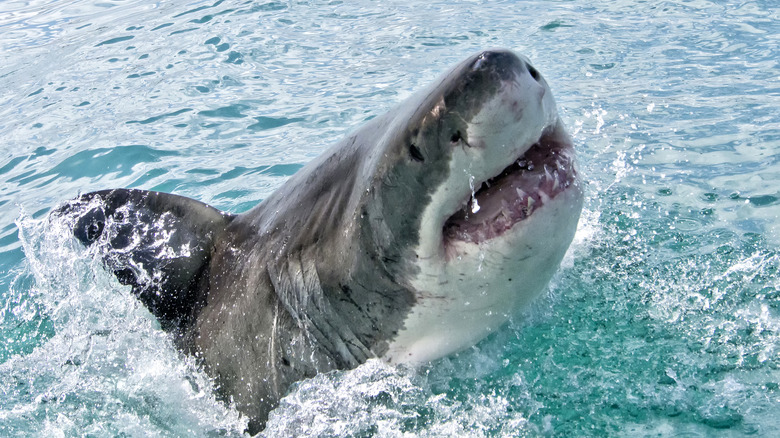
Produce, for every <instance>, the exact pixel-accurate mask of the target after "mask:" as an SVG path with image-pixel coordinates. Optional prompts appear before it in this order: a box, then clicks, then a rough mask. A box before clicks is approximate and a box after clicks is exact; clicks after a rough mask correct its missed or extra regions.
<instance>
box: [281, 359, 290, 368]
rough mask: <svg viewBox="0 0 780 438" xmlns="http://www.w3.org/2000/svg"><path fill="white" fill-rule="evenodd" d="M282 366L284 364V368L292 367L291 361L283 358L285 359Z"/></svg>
mask: <svg viewBox="0 0 780 438" xmlns="http://www.w3.org/2000/svg"><path fill="white" fill-rule="evenodd" d="M282 364H283V365H284V366H287V367H289V366H290V361H289V360H288V359H287V358H286V357H283V358H282Z"/></svg>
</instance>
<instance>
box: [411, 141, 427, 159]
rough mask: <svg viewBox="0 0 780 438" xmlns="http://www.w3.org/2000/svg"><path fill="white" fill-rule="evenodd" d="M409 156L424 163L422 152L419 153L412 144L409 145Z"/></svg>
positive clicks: (418, 149)
mask: <svg viewBox="0 0 780 438" xmlns="http://www.w3.org/2000/svg"><path fill="white" fill-rule="evenodd" d="M409 155H411V156H412V158H413V159H414V160H415V161H419V162H421V163H422V162H423V161H425V157H423V154H422V152H421V151H420V148H418V147H417V146H415V145H414V143H412V144H410V145H409Z"/></svg>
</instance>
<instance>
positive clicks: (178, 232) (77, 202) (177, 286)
mask: <svg viewBox="0 0 780 438" xmlns="http://www.w3.org/2000/svg"><path fill="white" fill-rule="evenodd" d="M53 215H54V216H58V217H61V218H63V219H64V220H66V221H68V224H69V225H70V226H71V228H72V230H73V234H74V236H75V237H76V238H77V239H78V240H79V241H81V242H82V243H83V244H84V245H86V246H88V247H94V248H96V251H97V253H98V254H99V255H100V256H101V257H102V258H103V260H104V262H105V263H106V265H107V267H108V268H109V269H111V270H112V271H113V273H114V274H115V275H116V277H117V278H118V279H119V281H120V282H121V283H122V284H127V285H131V286H132V287H133V292H134V293H135V294H136V295H137V296H138V298H139V299H140V300H141V301H142V302H143V303H144V304H145V305H146V307H148V308H149V310H150V311H151V312H152V314H154V315H155V316H156V317H157V318H158V319H159V320H160V323H161V325H162V326H163V327H164V328H165V329H176V328H178V327H180V326H181V325H182V324H184V323H185V322H186V321H187V320H188V319H189V318H190V317H191V316H192V313H193V309H195V308H196V303H197V301H198V299H199V293H198V292H199V291H200V288H201V286H202V285H203V284H204V283H203V282H205V281H207V280H208V278H207V275H208V266H209V260H210V257H211V249H212V246H213V239H214V237H215V236H216V235H218V234H219V233H221V232H222V230H223V229H224V228H225V226H226V225H227V224H228V223H229V222H230V220H231V219H232V216H230V215H227V214H224V213H222V212H220V211H219V210H217V209H215V208H213V207H210V206H208V205H206V204H204V203H202V202H199V201H195V200H193V199H189V198H185V197H182V196H176V195H170V194H167V193H159V192H150V191H145V190H133V189H115V190H104V191H99V192H93V193H88V194H85V195H82V196H80V197H79V198H76V199H74V200H72V201H70V202H68V203H67V204H65V205H64V206H62V207H60V208H59V209H57V210H56V211H54V212H53Z"/></svg>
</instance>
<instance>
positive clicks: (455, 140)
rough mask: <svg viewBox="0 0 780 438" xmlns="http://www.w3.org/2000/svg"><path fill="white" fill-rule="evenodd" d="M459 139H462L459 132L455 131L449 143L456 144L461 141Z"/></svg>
mask: <svg viewBox="0 0 780 438" xmlns="http://www.w3.org/2000/svg"><path fill="white" fill-rule="evenodd" d="M461 138H463V137H461V136H460V131H457V132H455V133H454V134H452V137H450V141H451V142H453V143H457V142H459V141H460V140H461Z"/></svg>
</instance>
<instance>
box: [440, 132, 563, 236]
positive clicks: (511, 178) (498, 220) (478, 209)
mask: <svg viewBox="0 0 780 438" xmlns="http://www.w3.org/2000/svg"><path fill="white" fill-rule="evenodd" d="M548 131H549V132H548ZM548 131H545V133H543V134H542V136H541V137H540V138H539V140H538V141H537V142H536V143H535V144H534V145H533V146H531V148H530V149H528V150H527V151H526V152H525V153H524V154H523V156H521V157H519V158H518V159H516V160H514V161H513V162H512V164H510V165H509V166H507V167H506V168H505V169H504V170H503V171H502V172H501V173H500V174H498V175H496V176H494V177H493V178H490V179H488V180H487V181H484V182H482V184H481V186H480V187H479V188H478V189H477V190H475V192H474V193H473V194H472V196H471V197H470V198H469V199H467V200H465V201H464V205H463V207H462V208H461V209H460V210H458V211H457V212H455V214H453V215H452V216H450V217H449V218H448V219H447V220H446V221H445V223H444V229H443V237H444V241H445V245H446V244H448V243H451V242H454V241H464V242H470V243H480V242H484V241H486V240H489V239H493V238H495V237H497V236H500V235H502V234H503V233H505V232H506V231H508V230H509V229H511V228H512V227H513V226H515V225H516V224H517V223H519V222H522V221H523V220H525V219H526V218H528V217H529V216H531V215H532V214H533V213H534V212H535V211H537V210H538V209H540V208H541V207H542V206H543V205H544V204H546V203H548V202H549V201H550V200H551V199H553V198H555V197H556V196H557V195H559V194H560V193H562V192H564V191H565V190H566V189H567V188H568V187H570V186H571V185H572V184H573V183H574V181H575V178H576V173H575V170H574V159H573V153H572V143H571V140H570V139H569V137H568V135H566V133H565V132H564V130H563V128H562V127H559V126H558V127H556V128H554V129H551V130H548Z"/></svg>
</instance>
